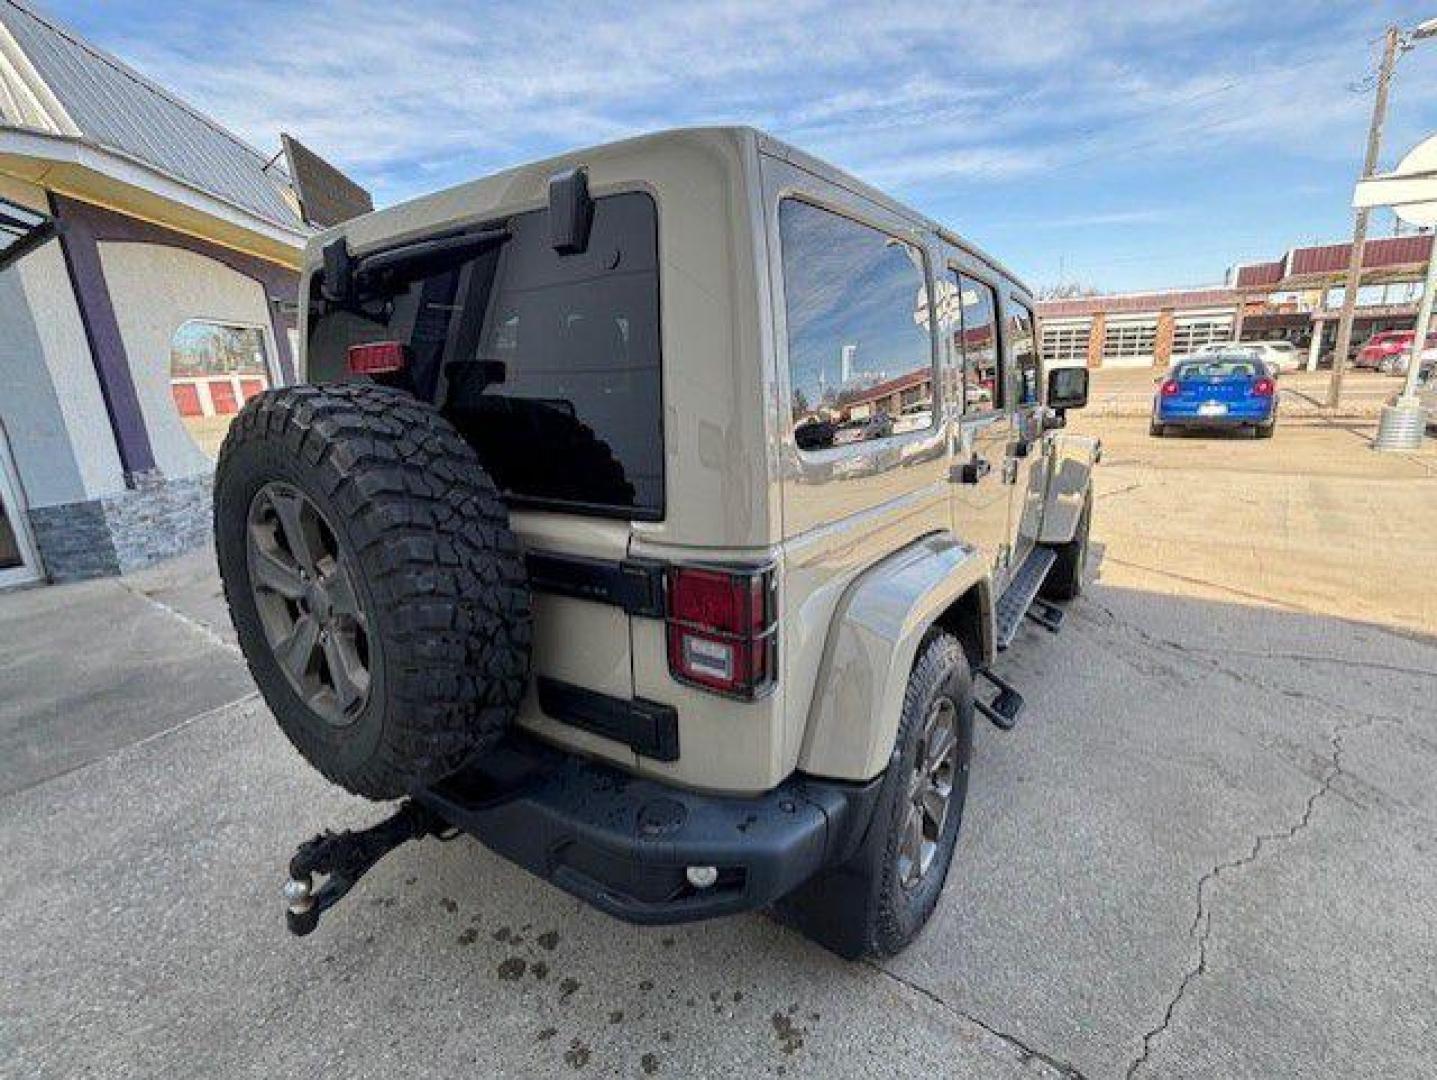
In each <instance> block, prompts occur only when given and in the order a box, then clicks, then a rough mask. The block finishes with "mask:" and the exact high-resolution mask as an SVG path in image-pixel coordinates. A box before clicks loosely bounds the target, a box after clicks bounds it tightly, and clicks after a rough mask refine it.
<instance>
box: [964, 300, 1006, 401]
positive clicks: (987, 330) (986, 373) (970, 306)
mask: <svg viewBox="0 0 1437 1080" xmlns="http://www.w3.org/2000/svg"><path fill="white" fill-rule="evenodd" d="M958 300H959V310H960V311H961V312H962V314H963V319H962V325H961V328H960V330H959V334H960V338H959V341H958V353H959V355H960V356H962V357H963V407H964V411H965V412H983V411H985V410H988V409H997V408H1001V407H1002V405H1003V402H1004V396H1003V379H1002V376H1001V368H1000V365H999V349H998V297H997V296H996V295H995V294H994V292H993V290H992V288H991V287H989V286H988V285H986V284H984V283H983V282H981V281H979V280H977V279H976V278H970V277H969V276H968V275H967V274H959V275H958Z"/></svg>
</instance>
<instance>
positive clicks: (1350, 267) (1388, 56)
mask: <svg viewBox="0 0 1437 1080" xmlns="http://www.w3.org/2000/svg"><path fill="white" fill-rule="evenodd" d="M1401 44H1402V31H1401V30H1399V29H1398V28H1397V27H1395V26H1389V27H1388V28H1387V34H1386V40H1385V42H1384V44H1383V47H1382V66H1381V67H1379V68H1378V70H1377V97H1376V100H1374V101H1373V103H1372V123H1371V125H1370V126H1369V127H1368V129H1367V157H1366V159H1365V160H1364V161H1363V165H1362V179H1363V180H1366V179H1367V178H1368V177H1370V176H1372V175H1373V173H1375V172H1376V171H1377V158H1378V155H1379V154H1380V153H1381V151H1382V125H1383V124H1384V123H1385V122H1386V120H1387V88H1388V86H1389V85H1390V84H1391V82H1392V67H1393V65H1394V64H1396V63H1397V50H1398V48H1399V47H1400V46H1401ZM1368 213H1369V211H1368V210H1367V208H1366V207H1363V208H1362V209H1360V210H1358V211H1357V220H1356V223H1355V224H1354V225H1353V228H1352V254H1351V257H1350V258H1349V259H1348V261H1347V285H1346V287H1345V288H1344V289H1343V290H1342V314H1341V315H1340V316H1339V317H1338V321H1337V344H1336V346H1334V349H1333V353H1332V381H1331V382H1330V383H1329V384H1328V387H1327V405H1328V408H1331V409H1335V408H1337V405H1338V402H1339V401H1340V400H1341V398H1342V369H1343V368H1344V367H1346V365H1347V350H1348V348H1349V346H1351V344H1352V316H1353V312H1354V310H1355V309H1356V307H1357V289H1358V286H1359V285H1360V283H1361V280H1362V249H1363V245H1364V244H1366V242H1367V216H1368Z"/></svg>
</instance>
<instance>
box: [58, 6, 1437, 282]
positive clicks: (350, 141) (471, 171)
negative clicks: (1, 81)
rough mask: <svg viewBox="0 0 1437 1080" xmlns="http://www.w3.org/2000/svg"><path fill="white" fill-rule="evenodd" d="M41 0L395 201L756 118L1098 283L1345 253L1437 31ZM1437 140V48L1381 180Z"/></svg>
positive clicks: (1129, 18)
mask: <svg viewBox="0 0 1437 1080" xmlns="http://www.w3.org/2000/svg"><path fill="white" fill-rule="evenodd" d="M40 2H41V3H42V5H43V6H44V7H45V8H46V9H47V10H48V11H50V12H51V13H52V14H54V15H56V16H58V17H59V18H60V19H62V20H63V21H65V22H68V23H69V24H70V25H71V26H73V27H74V28H76V29H77V30H79V31H80V32H81V33H83V34H85V35H86V36H88V37H89V38H90V39H92V40H93V41H95V42H96V43H97V44H99V45H101V46H102V47H104V48H106V49H108V50H110V51H112V52H114V53H116V54H118V55H119V56H120V57H122V58H123V59H125V60H127V61H128V62H130V63H132V64H134V65H135V66H136V67H138V68H140V69H141V70H142V71H144V72H145V73H146V74H148V75H150V76H151V77H152V78H155V79H157V80H158V81H160V82H162V83H164V84H165V85H167V86H169V87H170V88H171V89H173V90H175V91H176V92H178V93H179V94H180V95H181V96H182V97H185V98H186V99H188V100H190V101H192V102H194V103H195V104H196V105H198V106H200V107H201V108H203V109H205V110H207V111H209V112H211V113H212V114H213V115H215V116H216V117H217V118H218V119H220V120H221V121H222V122H224V123H225V124H227V125H228V126H230V127H231V128H232V129H234V130H235V131H237V132H238V133H240V134H241V135H243V136H244V137H245V138H247V139H248V140H250V141H251V142H252V143H254V144H255V145H257V146H260V147H262V148H265V149H268V148H271V147H277V145H278V142H277V133H278V131H279V130H281V129H283V130H287V131H291V132H293V133H294V134H296V135H298V136H299V137H300V138H301V139H304V140H306V141H308V142H310V143H311V144H312V145H314V146H315V147H316V149H318V150H319V151H320V152H321V153H324V154H325V155H327V156H328V157H330V158H331V159H332V160H334V161H335V162H336V163H338V164H340V165H342V166H343V167H344V168H346V169H347V170H348V171H350V172H351V173H352V174H353V175H355V176H356V177H357V178H358V179H359V180H360V181H361V182H363V183H365V184H367V185H368V186H370V187H371V188H372V189H373V190H374V192H375V194H376V197H377V199H378V200H379V201H380V202H381V203H387V202H392V201H396V200H398V199H402V198H405V197H407V196H410V195H416V194H419V193H422V192H424V191H428V190H432V189H435V188H438V187H443V186H445V185H448V184H452V183H456V182H458V181H461V180H464V179H467V178H470V177H473V176H477V175H482V174H484V173H486V172H490V171H493V170H494V169H497V168H502V167H504V166H506V165H510V164H515V163H518V162H521V161H524V160H527V159H529V158H533V157H537V156H541V155H543V154H546V153H549V152H552V151H555V150H559V149H564V148H568V147H573V146H578V145H585V144H589V143H594V142H602V141H606V140H609V139H612V138H619V137H622V136H625V135H629V134H633V133H636V132H640V131H645V130H650V129H653V128H658V127H665V126H672V125H677V124H690V123H722V122H743V123H751V124H755V125H757V126H760V127H763V128H766V129H768V130H770V131H772V132H773V133H774V134H776V135H779V136H780V137H782V138H785V139H787V140H789V141H791V142H794V143H796V144H797V145H799V146H802V147H803V148H804V149H807V150H809V151H811V152H813V153H816V154H818V155H819V156H821V157H825V158H828V159H829V160H832V161H834V162H835V163H837V164H839V165H842V166H844V167H845V168H848V169H850V170H851V171H853V172H855V173H857V174H858V175H859V176H862V177H863V178H865V179H867V180H869V181H871V182H872V183H875V184H877V185H878V186H880V187H883V188H884V189H886V190H888V191H891V192H892V193H893V194H895V195H897V196H899V197H900V198H902V199H904V200H905V201H907V202H909V203H911V204H913V205H915V206H917V207H918V208H920V209H922V210H924V211H925V212H927V213H929V214H931V215H932V216H934V217H936V218H938V219H940V220H942V221H944V222H946V223H948V224H950V225H952V226H953V227H954V228H956V229H957V230H958V231H959V232H960V233H962V234H964V235H966V236H967V237H969V238H970V239H972V240H973V241H975V242H976V243H978V244H980V245H982V246H983V247H985V248H987V249H988V250H990V251H992V252H993V253H994V254H996V255H997V256H999V257H1000V258H1002V259H1004V260H1005V261H1006V262H1008V263H1010V264H1011V265H1012V266H1013V267H1014V268H1015V269H1016V270H1018V272H1019V273H1021V274H1023V275H1024V276H1025V277H1026V278H1027V279H1028V280H1029V281H1030V283H1032V284H1034V285H1044V284H1049V283H1052V282H1054V281H1057V280H1058V279H1059V277H1060V274H1061V275H1062V276H1063V277H1064V278H1066V279H1076V280H1080V281H1083V282H1085V283H1089V284H1092V285H1095V286H1098V287H1101V288H1105V289H1132V288H1146V287H1160V286H1173V285H1186V284H1200V283H1205V282H1211V281H1216V280H1218V279H1220V278H1221V276H1222V273H1223V271H1224V269H1225V268H1226V267H1227V266H1228V265H1229V264H1230V263H1231V262H1234V261H1243V260H1251V259H1257V258H1264V257H1276V256H1277V255H1279V254H1281V252H1282V251H1283V250H1284V249H1285V248H1287V247H1288V246H1290V245H1293V244H1299V243H1308V242H1311V241H1314V240H1336V239H1341V238H1343V237H1344V236H1346V235H1347V234H1349V232H1350V229H1351V213H1350V211H1349V210H1348V209H1347V206H1348V201H1349V199H1350V197H1351V187H1352V180H1353V178H1354V177H1355V175H1356V173H1357V170H1358V167H1359V164H1360V160H1361V155H1362V149H1363V139H1364V134H1365V131H1366V124H1367V117H1368V114H1369V112H1370V109H1371V91H1370V88H1368V89H1364V88H1363V87H1362V86H1360V85H1358V84H1360V82H1361V80H1362V79H1363V76H1364V75H1365V74H1366V73H1368V72H1370V71H1371V70H1372V68H1373V67H1374V66H1375V61H1376V57H1377V54H1378V51H1379V48H1380V40H1379V39H1380V35H1381V32H1382V28H1383V26H1384V25H1385V24H1386V23H1387V22H1389V21H1396V22H1398V23H1399V24H1402V25H1412V24H1414V23H1416V22H1418V21H1420V20H1422V19H1424V18H1428V17H1431V16H1437V0H1418V2H1403V0H1366V2H1352V3H1336V2H1307V3H1296V2H1284V0H1270V2H1265V3H1254V2H1252V0H1190V2H1185V3H1177V2H1165V0H1133V2H1116V0H1052V2H1043V3H1032V4H1021V3H1015V2H1010V3H993V2H987V0H957V2H953V3H948V4H942V3H936V4H907V5H895V4H892V3H889V4H849V3H844V4H833V3H816V2H811V0H793V2H784V0H728V2H716V0H686V2H683V3H678V4H672V5H669V4H643V3H638V4H636V3H611V2H607V0H593V2H589V3H583V4H557V3H549V2H546V0H530V2H521V3H509V2H499V3H469V2H463V0H447V2H441V0H383V2H377V0H318V2H315V3H297V2H294V0H285V2H282V3H280V2H271V0H248V2H245V0H198V2H191V3H187V4H185V5H162V4H156V3H153V0H107V2H103V3H96V2H93V0H48V2H47V0H40ZM176 8H180V9H181V10H176ZM1433 130H1437V39H1434V40H1432V41H1429V42H1427V43H1425V44H1422V45H1419V46H1418V48H1417V49H1416V50H1415V51H1413V52H1412V53H1410V54H1409V55H1407V56H1406V57H1404V59H1403V60H1402V62H1401V64H1400V65H1399V73H1398V78H1397V80H1396V82H1395V84H1394V88H1393V95H1392V113H1391V122H1390V123H1389V127H1388V135H1387V141H1386V146H1387V148H1388V149H1387V152H1386V153H1385V154H1384V160H1385V162H1386V163H1387V164H1389V165H1390V164H1393V163H1395V161H1396V159H1397V157H1399V156H1400V154H1401V152H1402V151H1404V150H1405V149H1407V148H1408V147H1409V146H1411V145H1412V144H1413V143H1414V142H1416V141H1417V139H1418V138H1420V137H1421V136H1422V135H1424V134H1427V133H1430V132H1431V131H1433ZM1374 227H1375V230H1376V231H1377V232H1379V233H1381V232H1384V231H1387V230H1389V229H1390V219H1388V218H1387V217H1386V216H1385V215H1382V216H1380V217H1379V218H1378V219H1377V220H1376V221H1375V226H1374Z"/></svg>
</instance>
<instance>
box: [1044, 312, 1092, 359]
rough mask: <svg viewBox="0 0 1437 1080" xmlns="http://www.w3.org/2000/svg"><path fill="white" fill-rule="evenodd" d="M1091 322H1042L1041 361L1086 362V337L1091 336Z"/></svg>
mask: <svg viewBox="0 0 1437 1080" xmlns="http://www.w3.org/2000/svg"><path fill="white" fill-rule="evenodd" d="M1092 333H1093V324H1092V323H1088V322H1084V323H1059V324H1058V325H1056V326H1055V325H1054V324H1052V323H1050V322H1044V323H1043V362H1044V363H1047V364H1053V363H1068V362H1071V361H1074V360H1076V361H1078V362H1079V363H1082V364H1086V363H1087V362H1088V339H1089V338H1090V337H1091V336H1092Z"/></svg>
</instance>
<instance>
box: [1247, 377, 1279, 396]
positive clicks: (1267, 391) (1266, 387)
mask: <svg viewBox="0 0 1437 1080" xmlns="http://www.w3.org/2000/svg"><path fill="white" fill-rule="evenodd" d="M1276 389H1277V387H1276V386H1274V385H1273V382H1272V380H1271V379H1268V378H1261V379H1258V380H1257V382H1255V383H1253V384H1252V392H1253V393H1254V394H1256V395H1257V396H1258V397H1272V394H1273V391H1274V390H1276Z"/></svg>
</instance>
